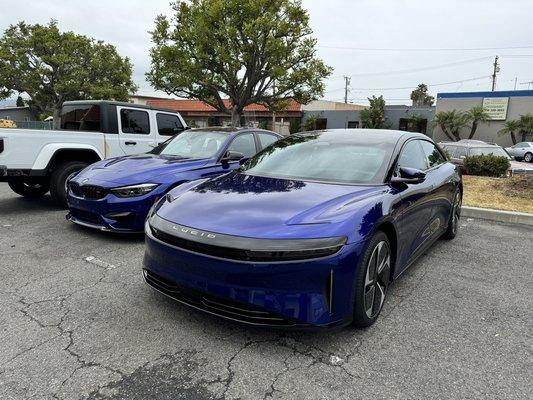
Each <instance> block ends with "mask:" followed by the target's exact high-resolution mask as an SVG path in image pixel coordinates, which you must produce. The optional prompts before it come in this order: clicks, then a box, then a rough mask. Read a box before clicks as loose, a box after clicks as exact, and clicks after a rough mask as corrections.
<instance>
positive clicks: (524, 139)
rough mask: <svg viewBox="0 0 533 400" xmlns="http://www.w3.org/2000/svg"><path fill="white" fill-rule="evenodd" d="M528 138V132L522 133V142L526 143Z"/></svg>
mask: <svg viewBox="0 0 533 400" xmlns="http://www.w3.org/2000/svg"><path fill="white" fill-rule="evenodd" d="M526 137H527V132H526V131H522V142H525V141H526Z"/></svg>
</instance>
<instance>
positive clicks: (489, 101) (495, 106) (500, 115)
mask: <svg viewBox="0 0 533 400" xmlns="http://www.w3.org/2000/svg"><path fill="white" fill-rule="evenodd" d="M508 106H509V97H485V98H484V99H483V110H485V112H486V113H487V114H489V120H491V121H505V120H506V119H507V107H508Z"/></svg>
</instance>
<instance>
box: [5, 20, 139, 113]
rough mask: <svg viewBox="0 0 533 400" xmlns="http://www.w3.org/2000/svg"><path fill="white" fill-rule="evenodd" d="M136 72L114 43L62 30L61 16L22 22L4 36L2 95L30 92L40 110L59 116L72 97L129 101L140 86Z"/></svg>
mask: <svg viewBox="0 0 533 400" xmlns="http://www.w3.org/2000/svg"><path fill="white" fill-rule="evenodd" d="M131 76H132V65H131V63H130V61H129V60H128V58H122V57H121V56H120V55H119V54H118V53H117V51H116V49H115V47H114V46H112V45H109V44H106V43H104V42H102V41H95V40H94V39H89V38H87V37H86V36H81V35H76V34H75V33H73V32H60V31H59V29H58V26H57V22H55V21H51V22H50V23H49V24H48V25H46V26H45V25H39V24H36V25H28V24H26V23H25V22H19V23H18V24H16V25H11V26H9V27H8V28H7V29H6V31H5V32H4V35H3V36H2V37H1V38H0V98H1V97H8V96H10V95H11V94H12V93H13V92H18V93H26V94H27V95H28V97H29V101H28V105H29V106H30V107H31V108H32V109H33V110H34V111H35V112H36V113H39V114H42V113H48V114H50V113H54V115H55V116H56V117H57V116H58V114H59V111H60V109H61V106H62V104H63V102H64V101H67V100H84V99H115V100H128V98H129V94H130V93H131V92H133V91H134V90H136V86H135V84H134V83H133V81H132V77H131ZM54 122H55V123H57V121H54Z"/></svg>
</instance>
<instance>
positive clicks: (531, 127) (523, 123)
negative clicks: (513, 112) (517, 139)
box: [520, 114, 533, 142]
mask: <svg viewBox="0 0 533 400" xmlns="http://www.w3.org/2000/svg"><path fill="white" fill-rule="evenodd" d="M520 134H521V135H522V142H525V141H526V139H527V135H533V114H524V115H521V116H520Z"/></svg>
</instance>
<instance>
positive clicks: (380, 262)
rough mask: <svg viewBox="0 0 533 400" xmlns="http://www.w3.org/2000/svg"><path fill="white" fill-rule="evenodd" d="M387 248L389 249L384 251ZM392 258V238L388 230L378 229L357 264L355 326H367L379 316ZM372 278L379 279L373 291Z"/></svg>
mask: <svg viewBox="0 0 533 400" xmlns="http://www.w3.org/2000/svg"><path fill="white" fill-rule="evenodd" d="M379 246H381V247H379ZM384 250H386V252H385V253H383V254H381V252H382V251H384ZM376 252H377V253H376ZM383 256H384V258H383ZM374 259H376V263H374V261H373V260H374ZM391 260H392V258H391V247H390V243H389V239H388V237H387V235H385V233H383V232H382V231H377V232H376V233H375V234H374V236H373V237H372V238H371V239H370V242H369V243H368V245H367V247H366V250H365V251H364V253H363V254H362V256H361V259H360V261H359V265H358V268H357V273H356V277H355V299H354V310H353V321H352V326H355V327H358V328H366V327H368V326H370V325H372V324H373V323H374V322H375V321H376V319H377V318H378V316H379V314H380V312H381V309H382V307H383V304H384V301H385V298H386V294H387V288H388V286H389V283H390V280H391V270H392V265H391ZM372 279H373V280H374V281H375V283H374V289H373V292H372V289H371V286H372V283H371V280H372ZM372 293H373V294H372ZM378 296H379V297H378ZM369 307H372V308H371V309H369Z"/></svg>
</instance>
